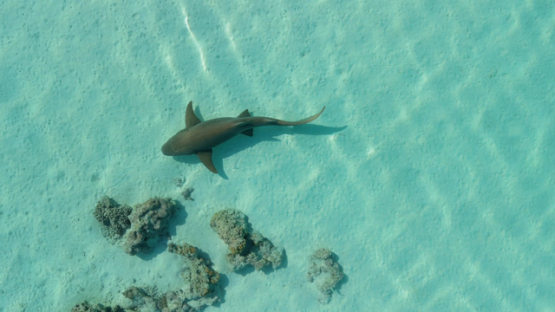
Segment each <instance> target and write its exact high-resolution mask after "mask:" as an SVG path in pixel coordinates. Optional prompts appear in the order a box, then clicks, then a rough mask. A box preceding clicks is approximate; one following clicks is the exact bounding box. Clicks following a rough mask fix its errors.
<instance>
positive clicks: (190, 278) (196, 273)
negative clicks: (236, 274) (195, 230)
mask: <svg viewBox="0 0 555 312" xmlns="http://www.w3.org/2000/svg"><path fill="white" fill-rule="evenodd" d="M168 251H169V252H172V253H175V254H178V255H182V256H183V259H184V260H185V264H186V267H185V269H184V270H183V272H182V273H181V276H182V277H183V279H184V280H185V282H186V283H187V284H188V285H189V286H188V288H187V289H185V290H184V292H185V293H186V294H187V297H188V298H189V299H196V298H200V297H207V296H209V295H214V296H213V297H215V299H217V296H215V295H216V294H215V291H214V290H215V288H214V287H215V285H216V284H217V283H218V281H219V280H220V274H219V273H218V272H216V271H214V270H213V269H212V268H210V266H211V265H212V263H211V261H210V260H209V259H204V258H201V257H200V256H199V255H198V253H197V249H196V248H195V247H193V246H191V245H189V244H183V245H181V246H178V245H175V244H172V243H170V244H169V246H168Z"/></svg>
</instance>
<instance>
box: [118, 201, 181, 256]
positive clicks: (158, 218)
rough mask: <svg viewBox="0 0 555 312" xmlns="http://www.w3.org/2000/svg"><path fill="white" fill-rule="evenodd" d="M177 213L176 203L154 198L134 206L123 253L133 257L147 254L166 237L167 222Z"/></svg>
mask: <svg viewBox="0 0 555 312" xmlns="http://www.w3.org/2000/svg"><path fill="white" fill-rule="evenodd" d="M176 211H177V203H176V202H175V201H173V200H172V199H170V198H168V199H164V198H159V197H154V198H151V199H149V200H147V201H146V202H144V203H143V204H140V205H136V206H135V209H133V213H131V215H130V216H129V220H131V231H130V232H129V234H127V241H126V243H125V252H127V253H128V254H130V255H135V254H137V253H138V252H148V251H150V249H151V248H152V245H153V244H155V243H156V242H158V241H159V240H160V239H161V238H163V237H166V236H168V222H169V220H170V218H171V217H172V216H173V215H174V213H175V212H176Z"/></svg>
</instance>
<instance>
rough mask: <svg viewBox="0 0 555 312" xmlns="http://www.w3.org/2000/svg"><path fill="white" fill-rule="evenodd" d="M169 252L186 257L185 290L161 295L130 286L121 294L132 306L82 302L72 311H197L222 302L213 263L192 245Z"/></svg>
mask: <svg viewBox="0 0 555 312" xmlns="http://www.w3.org/2000/svg"><path fill="white" fill-rule="evenodd" d="M168 250H169V251H170V252H173V253H175V254H178V255H181V256H183V257H182V258H183V259H184V264H185V267H184V269H183V272H182V274H181V276H182V277H183V280H184V281H185V287H183V288H182V289H178V290H174V291H168V292H166V293H164V294H159V293H158V291H157V290H156V287H135V286H132V287H129V288H128V289H127V290H125V291H124V292H123V293H122V294H123V296H124V297H125V298H127V299H129V300H131V303H130V305H129V306H127V307H125V308H122V307H120V306H116V307H115V308H110V307H104V306H103V305H100V304H97V305H95V306H93V305H90V304H89V303H88V302H86V301H85V302H83V303H81V304H78V305H76V306H75V307H74V308H73V309H72V310H71V312H131V311H133V312H194V311H202V310H203V309H204V308H205V307H207V306H209V305H213V304H214V303H216V302H218V301H220V295H219V290H220V289H218V288H217V284H218V282H219V280H220V274H219V273H218V272H216V271H214V270H213V269H212V268H211V261H210V260H209V259H204V258H202V257H200V256H199V255H198V252H197V249H196V248H195V247H193V246H191V245H188V244H183V245H181V246H178V245H174V244H169V247H168Z"/></svg>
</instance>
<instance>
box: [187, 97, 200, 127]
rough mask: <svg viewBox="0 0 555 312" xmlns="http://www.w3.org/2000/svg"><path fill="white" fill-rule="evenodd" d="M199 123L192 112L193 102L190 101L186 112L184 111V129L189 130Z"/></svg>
mask: <svg viewBox="0 0 555 312" xmlns="http://www.w3.org/2000/svg"><path fill="white" fill-rule="evenodd" d="M200 122H201V121H200V119H198V117H197V115H195V112H194V111H193V101H191V102H189V105H187V110H186V111H185V129H189V128H191V127H192V126H194V125H196V124H199V123H200Z"/></svg>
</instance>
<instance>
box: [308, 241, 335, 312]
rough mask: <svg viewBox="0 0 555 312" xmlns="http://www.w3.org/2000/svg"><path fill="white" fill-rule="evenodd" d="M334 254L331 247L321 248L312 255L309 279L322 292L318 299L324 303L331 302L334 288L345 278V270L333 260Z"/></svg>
mask: <svg viewBox="0 0 555 312" xmlns="http://www.w3.org/2000/svg"><path fill="white" fill-rule="evenodd" d="M333 256H334V254H333V253H332V252H331V251H330V250H329V249H325V248H321V249H318V250H316V251H315V252H314V254H312V256H311V257H310V267H309V268H308V281H309V282H311V283H312V282H315V285H316V288H317V289H318V291H319V292H320V295H319V296H318V301H319V302H320V303H323V304H327V303H329V301H330V299H331V294H332V292H333V289H334V288H335V286H337V283H339V281H341V280H342V279H343V272H342V271H341V268H340V267H339V264H338V263H337V262H335V261H334V260H333Z"/></svg>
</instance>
